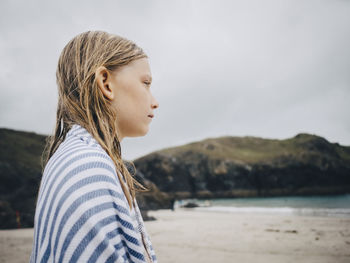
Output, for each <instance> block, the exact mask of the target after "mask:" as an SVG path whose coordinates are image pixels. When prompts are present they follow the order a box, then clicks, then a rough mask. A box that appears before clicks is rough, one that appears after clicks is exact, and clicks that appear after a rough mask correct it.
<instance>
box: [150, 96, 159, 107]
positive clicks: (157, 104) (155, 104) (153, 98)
mask: <svg viewBox="0 0 350 263" xmlns="http://www.w3.org/2000/svg"><path fill="white" fill-rule="evenodd" d="M151 107H152V109H157V108H159V103H158V101H157V100H156V98H155V97H153V96H152V105H151Z"/></svg>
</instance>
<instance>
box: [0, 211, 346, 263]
mask: <svg viewBox="0 0 350 263" xmlns="http://www.w3.org/2000/svg"><path fill="white" fill-rule="evenodd" d="M149 215H150V216H154V217H156V218H157V220H156V221H148V222H146V228H147V231H148V232H149V235H150V236H151V240H152V243H153V246H154V249H155V251H156V254H157V257H158V262H159V263H171V262H201V263H206V262H245V263H250V262H251V263H253V262H254V263H259V262H266V263H267V262H269V263H274V262H276V263H277V262H281V263H289V262H293V263H294V262H298V263H303V262H305V263H306V262H307V263H313V262H315V263H316V262H317V263H323V262H331V263H337V262H339V263H342V262H344V263H345V262H350V218H334V217H306V216H297V215H264V214H244V213H219V212H216V213H214V212H203V211H193V210H190V209H189V210H186V209H179V210H176V211H175V212H173V211H171V210H158V211H150V212H149ZM32 236H33V229H21V230H1V231H0V262H14V263H17V262H28V261H29V256H30V252H31V246H32Z"/></svg>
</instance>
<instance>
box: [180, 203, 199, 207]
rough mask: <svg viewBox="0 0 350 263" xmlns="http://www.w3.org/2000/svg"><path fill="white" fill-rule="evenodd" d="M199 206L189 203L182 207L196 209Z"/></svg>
mask: <svg viewBox="0 0 350 263" xmlns="http://www.w3.org/2000/svg"><path fill="white" fill-rule="evenodd" d="M198 206H199V205H198V204H196V203H192V202H189V203H187V204H185V205H184V206H183V207H186V208H193V207H198Z"/></svg>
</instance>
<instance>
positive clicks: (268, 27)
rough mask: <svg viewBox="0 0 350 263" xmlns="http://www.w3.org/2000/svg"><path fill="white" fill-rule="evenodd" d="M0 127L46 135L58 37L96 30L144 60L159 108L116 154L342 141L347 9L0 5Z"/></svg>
mask: <svg viewBox="0 0 350 263" xmlns="http://www.w3.org/2000/svg"><path fill="white" fill-rule="evenodd" d="M0 10H1V11H0V33H1V37H0V127H5V128H11V129H16V130H23V131H31V132H36V133H39V134H45V135H48V134H52V132H53V130H54V126H55V117H56V116H55V112H56V107H57V86H56V79H55V71H56V66H57V61H58V57H59V55H60V52H61V51H62V49H63V47H64V46H65V45H66V44H67V43H68V41H69V40H70V39H72V38H73V37H74V36H76V35H77V34H79V33H81V32H85V31H88V30H103V31H107V32H109V33H113V34H117V35H120V36H123V37H126V38H128V39H131V40H132V41H134V42H135V43H136V44H137V45H139V46H140V47H142V48H143V49H144V51H145V52H146V53H147V55H148V57H149V62H150V66H151V70H152V76H153V83H152V86H151V90H152V91H153V95H154V97H155V98H156V99H157V101H158V102H159V108H158V109H156V110H155V111H154V113H155V117H154V118H153V120H152V123H151V125H150V130H149V132H148V134H147V135H146V136H143V137H137V138H125V139H124V140H123V141H122V157H123V159H127V160H134V159H136V158H138V157H141V156H143V155H146V154H148V153H151V152H154V151H156V150H160V149H163V148H168V147H173V146H178V145H183V144H186V143H190V142H193V141H199V140H203V139H206V138H215V137H220V136H257V137H262V138H268V139H287V138H291V137H294V136H295V135H297V134H298V133H310V134H315V135H318V136H322V137H324V138H326V139H327V140H328V141H330V142H338V143H340V144H342V145H347V146H349V145H350V114H349V113H350V111H349V110H350V103H349V102H350V48H349V47H350V1H345V0H342V1H341V0H315V1H312V0H305V1H295V0H294V1H292V0H290V1H287V0H274V1H272V0H263V1H262V0H244V1H243V0H242V1H224V0H218V1H205V0H201V1H199V0H198V1H195V0H187V1H164V0H163V1H161V0H158V1H157V0H149V1H142V0H140V1H132V0H131V1H115V0H114V1H89V0H85V1H44V0H42V1H25V0H23V1H13V0H11V1H6V0H2V1H1V2H0Z"/></svg>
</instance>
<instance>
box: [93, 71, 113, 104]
mask: <svg viewBox="0 0 350 263" xmlns="http://www.w3.org/2000/svg"><path fill="white" fill-rule="evenodd" d="M95 79H96V82H97V86H98V88H99V89H100V90H101V92H102V93H103V95H104V96H105V98H106V99H108V100H113V98H114V93H113V90H112V88H111V74H110V73H109V71H108V70H107V69H106V68H105V67H103V66H101V67H98V68H97V69H96V71H95Z"/></svg>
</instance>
